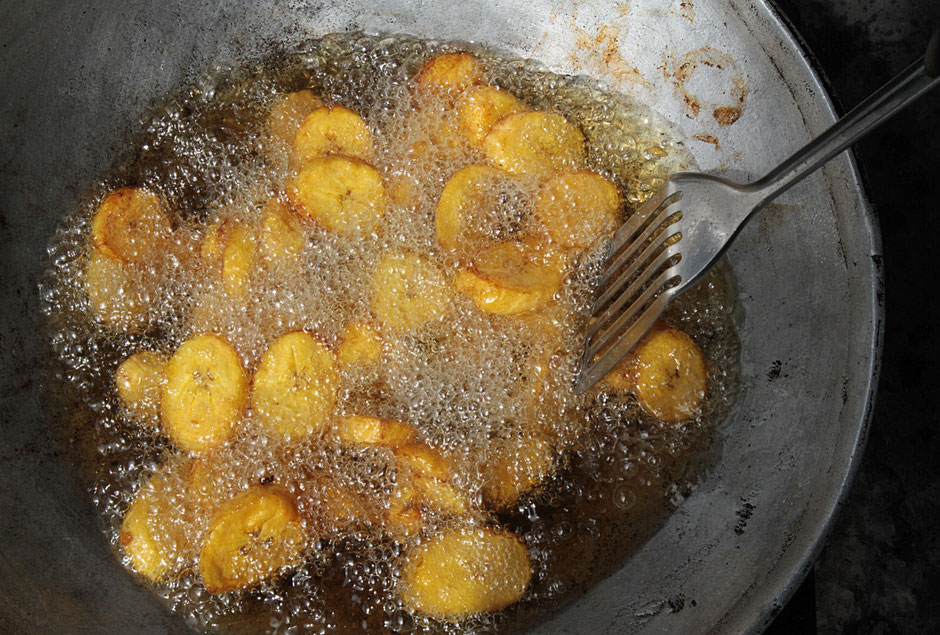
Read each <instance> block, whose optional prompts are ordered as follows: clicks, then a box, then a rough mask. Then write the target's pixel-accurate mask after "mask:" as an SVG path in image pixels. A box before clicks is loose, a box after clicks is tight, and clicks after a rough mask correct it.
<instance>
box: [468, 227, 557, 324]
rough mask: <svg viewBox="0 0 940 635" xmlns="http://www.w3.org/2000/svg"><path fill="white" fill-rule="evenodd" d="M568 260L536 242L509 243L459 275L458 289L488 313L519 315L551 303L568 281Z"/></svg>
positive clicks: (483, 255) (502, 244) (481, 256)
mask: <svg viewBox="0 0 940 635" xmlns="http://www.w3.org/2000/svg"><path fill="white" fill-rule="evenodd" d="M565 267H566V263H565V259H564V257H563V256H562V255H561V254H558V253H555V252H552V251H548V250H545V249H544V248H543V247H542V246H541V245H539V244H538V243H537V242H536V241H534V240H527V241H522V242H515V241H506V242H502V243H499V244H497V245H495V246H493V247H491V248H489V249H487V250H486V251H484V252H483V253H482V254H480V256H479V257H478V258H477V259H476V260H475V261H474V264H473V267H472V268H471V269H465V270H462V271H460V272H458V273H457V278H456V280H455V286H456V288H457V290H458V291H461V292H462V293H466V294H467V295H469V296H470V297H471V298H472V299H473V302H474V304H476V306H477V308H479V309H480V310H481V311H485V312H486V313H495V314H497V315H515V314H518V313H523V312H525V311H530V310H532V309H536V308H538V307H540V306H542V305H543V304H545V303H546V302H548V301H549V300H550V299H552V297H553V296H554V295H555V292H556V291H558V289H559V288H560V287H561V284H562V282H563V281H564V278H565Z"/></svg>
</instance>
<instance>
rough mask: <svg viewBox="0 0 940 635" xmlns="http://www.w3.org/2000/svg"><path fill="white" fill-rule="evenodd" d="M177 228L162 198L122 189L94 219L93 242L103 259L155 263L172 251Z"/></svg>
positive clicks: (140, 190)
mask: <svg viewBox="0 0 940 635" xmlns="http://www.w3.org/2000/svg"><path fill="white" fill-rule="evenodd" d="M172 233H173V228H172V226H171V225H170V219H169V218H168V217H167V215H166V210H165V206H164V204H163V201H162V200H161V199H160V197H159V196H157V195H156V194H154V193H153V192H150V191H149V190H145V189H144V188H140V187H122V188H121V189H118V190H114V191H113V192H111V193H109V194H108V195H107V196H105V197H104V198H103V199H102V200H101V203H100V204H99V205H98V209H97V210H96V211H95V215H94V216H93V217H92V219H91V242H92V244H93V245H94V246H95V248H96V249H98V251H99V252H100V253H102V254H103V255H105V256H107V257H108V258H111V259H113V260H117V261H118V262H122V263H125V264H140V263H143V262H145V261H153V260H154V259H155V258H156V257H158V256H160V255H163V254H164V253H166V251H167V250H168V249H169V246H170V242H171V240H172Z"/></svg>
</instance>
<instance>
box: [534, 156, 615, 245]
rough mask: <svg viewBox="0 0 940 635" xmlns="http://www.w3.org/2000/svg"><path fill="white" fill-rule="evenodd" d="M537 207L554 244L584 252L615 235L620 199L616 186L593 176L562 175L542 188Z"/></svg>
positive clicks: (593, 174)
mask: <svg viewBox="0 0 940 635" xmlns="http://www.w3.org/2000/svg"><path fill="white" fill-rule="evenodd" d="M534 207H535V214H536V215H537V216H538V217H539V219H540V220H541V221H542V223H543V224H544V225H545V228H546V229H547V230H548V234H549V236H551V238H552V240H553V241H555V242H556V243H558V244H559V245H562V246H563V247H571V248H574V249H584V248H586V247H589V246H590V245H591V244H593V243H595V242H596V241H597V240H598V239H599V238H601V237H603V236H605V235H606V234H607V233H609V232H611V231H613V229H614V227H615V225H616V222H617V215H618V213H619V211H620V195H619V194H618V193H617V187H616V186H615V185H614V184H613V183H611V182H610V181H608V180H607V179H605V178H604V177H602V176H601V175H599V174H595V173H594V172H588V171H586V170H585V171H579V172H562V173H560V174H556V175H554V176H553V177H552V178H550V179H549V180H548V181H547V182H546V183H545V184H544V185H543V186H542V187H541V189H540V190H539V193H538V194H537V195H536V197H535V204H534Z"/></svg>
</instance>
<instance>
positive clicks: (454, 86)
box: [415, 51, 484, 96]
mask: <svg viewBox="0 0 940 635" xmlns="http://www.w3.org/2000/svg"><path fill="white" fill-rule="evenodd" d="M483 73H484V69H483V63H482V62H480V60H478V59H477V58H476V57H475V56H474V55H472V54H470V53H467V52H466V51H458V52H455V53H441V54H440V55H435V56H434V57H432V58H431V59H430V60H428V61H427V62H425V64H424V66H422V67H421V69H420V70H419V71H418V74H417V75H416V76H415V85H416V86H417V88H418V91H419V93H428V94H432V95H436V96H440V95H447V94H452V95H457V94H459V93H461V92H463V91H464V90H466V89H467V88H469V87H470V86H472V85H474V84H478V83H480V82H482V81H483Z"/></svg>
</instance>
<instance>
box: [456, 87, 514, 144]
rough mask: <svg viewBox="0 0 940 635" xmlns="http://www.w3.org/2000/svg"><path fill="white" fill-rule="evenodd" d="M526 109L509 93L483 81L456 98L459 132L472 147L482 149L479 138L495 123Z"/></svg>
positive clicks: (484, 135) (481, 142)
mask: <svg viewBox="0 0 940 635" xmlns="http://www.w3.org/2000/svg"><path fill="white" fill-rule="evenodd" d="M526 110H528V107H527V106H526V105H525V103H524V102H523V101H521V100H519V99H517V98H516V97H515V96H514V95H513V94H512V93H510V92H507V91H505V90H500V89H499V88H495V87H493V86H489V85H487V84H480V85H477V86H473V87H472V88H470V89H469V90H468V91H467V92H466V93H465V94H464V95H463V96H462V97H461V98H460V99H459V100H458V101H457V121H458V125H459V127H460V133H461V134H462V135H463V136H464V138H465V139H466V140H467V141H469V142H470V144H471V145H472V146H473V147H475V148H480V149H482V148H483V140H484V139H485V138H486V135H488V134H489V133H490V130H492V129H493V126H495V125H496V123H497V122H499V121H500V120H501V119H503V118H504V117H508V116H509V115H513V114H515V113H517V112H524V111H526Z"/></svg>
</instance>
